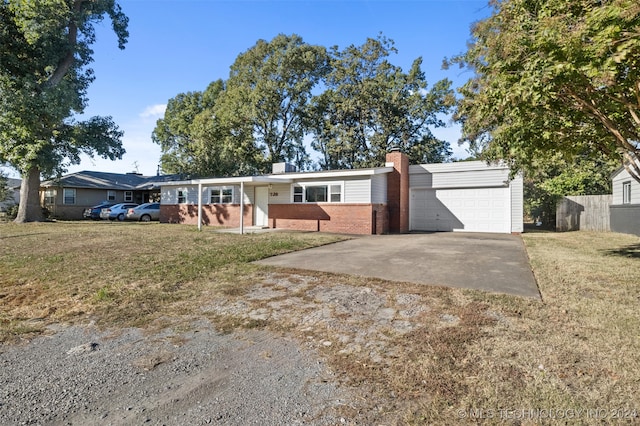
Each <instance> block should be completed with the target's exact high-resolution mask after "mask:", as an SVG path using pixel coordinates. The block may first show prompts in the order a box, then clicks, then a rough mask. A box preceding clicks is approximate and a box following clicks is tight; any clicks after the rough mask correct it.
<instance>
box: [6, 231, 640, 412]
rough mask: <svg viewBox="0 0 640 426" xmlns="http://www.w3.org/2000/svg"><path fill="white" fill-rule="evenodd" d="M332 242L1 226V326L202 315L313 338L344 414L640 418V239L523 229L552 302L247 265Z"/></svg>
mask: <svg viewBox="0 0 640 426" xmlns="http://www.w3.org/2000/svg"><path fill="white" fill-rule="evenodd" d="M337 239H339V237H336V236H331V235H324V234H317V233H269V234H258V235H244V236H240V235H230V234H218V233H214V232H213V231H212V230H211V229H207V228H205V230H204V231H203V232H197V231H196V230H195V229H194V228H193V227H189V226H177V225H160V224H143V225H141V224H103V223H55V224H51V223H48V224H29V225H23V226H16V225H13V224H7V225H0V256H1V262H0V301H1V302H2V303H1V305H0V338H1V339H2V340H3V341H7V342H11V341H16V340H19V339H20V338H22V337H29V336H31V335H33V334H35V333H39V332H42V331H45V327H46V325H48V324H50V323H53V322H76V323H86V322H89V321H92V320H93V321H96V322H97V323H98V324H99V325H102V326H104V327H119V326H146V327H149V326H152V325H154V326H167V325H168V324H169V325H170V324H174V326H175V323H176V322H178V323H180V324H181V326H183V327H188V326H189V321H192V320H193V319H194V318H201V317H203V316H204V317H207V318H209V319H210V320H211V321H213V322H214V323H215V324H216V326H217V327H218V328H219V329H220V330H222V331H225V332H233V331H235V330H241V329H243V328H247V327H251V328H255V327H260V328H263V329H265V330H271V331H276V332H278V333H281V334H285V335H287V336H289V337H292V338H295V339H297V340H298V341H299V342H300V344H301V345H304V346H305V347H311V348H314V350H317V351H318V352H319V353H321V354H322V356H323V357H324V358H325V359H326V360H327V361H328V363H329V366H330V367H331V369H332V370H333V372H334V373H335V376H334V377H336V379H337V380H339V381H340V382H341V383H343V385H344V386H347V387H350V388H351V389H352V390H354V392H356V393H357V394H359V395H361V397H360V398H358V399H357V400H353V401H346V402H345V405H344V416H345V419H360V421H361V422H364V423H371V424H442V425H448V424H459V423H477V422H484V423H488V424H498V423H507V424H533V423H571V424H575V423H578V424H596V423H602V422H605V423H618V422H637V421H638V419H639V418H640V417H637V416H638V415H639V414H640V413H638V410H640V396H638V392H637V390H638V389H640V339H639V331H638V330H640V309H639V308H640V238H638V237H634V236H630V235H622V234H615V233H589V232H573V233H558V234H555V233H532V234H525V235H523V239H524V242H525V245H526V247H527V252H528V254H529V257H530V259H531V265H532V267H533V270H534V273H535V276H536V279H537V280H538V284H539V288H540V291H541V294H542V298H543V299H542V301H539V300H534V299H525V298H520V297H514V296H507V295H496V294H488V293H482V292H478V291H472V290H461V289H448V288H441V287H430V286H421V285H415V284H409V283H392V282H386V281H381V280H374V279H366V278H360V277H353V276H348V275H332V274H326V273H312V272H304V273H302V272H299V271H287V270H278V269H275V268H269V267H265V266H258V265H254V264H251V263H250V262H251V261H252V260H255V259H259V258H264V257H267V256H270V255H274V254H277V253H282V252H286V251H290V250H298V249H301V248H305V247H310V246H315V245H319V244H325V243H329V242H332V241H335V240H337ZM381 241H382V240H381ZM452 265H454V266H455V259H452ZM478 272H479V273H481V272H482V271H478Z"/></svg>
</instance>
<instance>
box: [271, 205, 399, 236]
mask: <svg viewBox="0 0 640 426" xmlns="http://www.w3.org/2000/svg"><path fill="white" fill-rule="evenodd" d="M386 211H387V209H386V205H384V204H344V203H340V204H338V203H336V204H330V203H329V204H271V205H269V227H271V228H280V229H295V230H300V231H320V232H336V233H343V234H364V235H370V234H374V233H375V234H383V233H386V232H387V231H388V221H387V214H386Z"/></svg>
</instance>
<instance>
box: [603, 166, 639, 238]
mask: <svg viewBox="0 0 640 426" xmlns="http://www.w3.org/2000/svg"><path fill="white" fill-rule="evenodd" d="M611 181H612V184H613V202H612V203H611V206H610V208H609V213H610V218H611V219H610V220H611V230H612V231H614V232H622V233H625V234H635V235H640V183H638V181H637V180H635V179H634V178H632V177H631V175H630V174H629V172H628V171H627V170H625V168H624V167H621V168H619V169H618V170H616V171H615V172H614V173H613V174H612V175H611Z"/></svg>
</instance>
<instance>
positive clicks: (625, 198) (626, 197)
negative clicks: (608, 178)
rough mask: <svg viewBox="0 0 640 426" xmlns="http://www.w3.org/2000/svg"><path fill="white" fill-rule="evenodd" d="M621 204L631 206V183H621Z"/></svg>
mask: <svg viewBox="0 0 640 426" xmlns="http://www.w3.org/2000/svg"><path fill="white" fill-rule="evenodd" d="M622 204H631V181H630V180H628V181H625V182H622Z"/></svg>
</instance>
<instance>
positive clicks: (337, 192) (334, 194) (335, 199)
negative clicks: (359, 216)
mask: <svg viewBox="0 0 640 426" xmlns="http://www.w3.org/2000/svg"><path fill="white" fill-rule="evenodd" d="M330 191H331V192H330V196H329V201H331V202H332V203H339V202H340V201H342V185H331V186H330Z"/></svg>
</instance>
